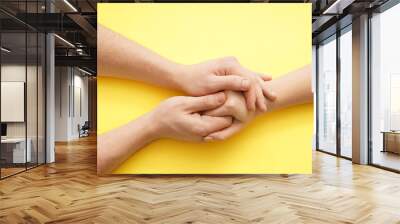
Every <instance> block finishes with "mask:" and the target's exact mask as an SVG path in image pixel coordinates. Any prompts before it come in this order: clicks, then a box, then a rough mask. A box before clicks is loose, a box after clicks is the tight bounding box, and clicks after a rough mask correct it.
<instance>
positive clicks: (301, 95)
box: [265, 65, 313, 111]
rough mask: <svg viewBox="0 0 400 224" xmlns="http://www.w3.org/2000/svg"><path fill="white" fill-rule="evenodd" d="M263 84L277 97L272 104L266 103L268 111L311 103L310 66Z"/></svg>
mask: <svg viewBox="0 0 400 224" xmlns="http://www.w3.org/2000/svg"><path fill="white" fill-rule="evenodd" d="M265 84H266V85H267V87H268V88H270V89H271V90H272V91H273V92H275V94H276V96H277V98H276V100H275V101H274V102H270V101H269V102H268V104H267V105H268V111H272V110H277V109H281V108H285V107H288V106H293V105H298V104H304V103H311V102H312V100H313V94H312V91H311V66H310V65H307V66H304V67H302V68H300V69H297V70H295V71H292V72H289V73H288V74H286V75H284V76H281V77H279V78H277V79H274V80H273V81H270V82H265Z"/></svg>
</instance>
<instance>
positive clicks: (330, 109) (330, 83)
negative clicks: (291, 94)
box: [318, 37, 336, 153]
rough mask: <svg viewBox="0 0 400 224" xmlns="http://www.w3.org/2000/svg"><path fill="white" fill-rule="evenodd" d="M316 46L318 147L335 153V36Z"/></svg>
mask: <svg viewBox="0 0 400 224" xmlns="http://www.w3.org/2000/svg"><path fill="white" fill-rule="evenodd" d="M332 39H333V40H331V41H329V42H327V43H325V44H322V45H320V46H319V47H318V149H320V150H323V151H326V152H330V153H336V38H335V37H333V38H332Z"/></svg>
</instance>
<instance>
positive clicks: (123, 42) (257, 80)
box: [97, 25, 274, 111]
mask: <svg viewBox="0 0 400 224" xmlns="http://www.w3.org/2000/svg"><path fill="white" fill-rule="evenodd" d="M97 32H98V33H99V35H98V45H99V46H101V47H99V48H98V57H97V61H98V70H99V74H102V75H103V76H111V77H117V78H123V79H133V80H137V81H143V82H146V83H150V84H153V85H158V86H162V87H167V88H170V89H175V90H179V91H183V92H185V93H186V94H188V95H190V96H204V95H208V94H213V93H216V92H220V91H224V90H233V91H243V92H244V95H245V99H246V105H247V108H248V109H249V110H251V111H255V110H256V109H258V110H261V111H266V110H267V107H266V105H265V100H264V98H265V97H267V98H271V99H272V97H274V94H273V93H272V92H271V91H269V90H268V89H266V86H264V85H263V81H265V80H271V77H269V76H267V75H260V74H257V73H255V72H252V71H250V70H248V69H246V68H244V67H243V66H241V65H240V64H239V62H238V60H237V59H235V58H234V57H225V58H219V59H213V60H209V61H206V62H202V63H199V64H193V65H183V64H178V63H175V62H173V61H170V60H168V59H166V58H164V57H162V56H160V55H158V54H157V53H155V52H153V51H151V50H149V49H147V48H145V47H143V46H141V45H139V44H137V43H135V42H134V41H131V40H128V39H126V38H124V37H122V36H121V35H119V34H117V33H115V32H113V31H111V30H109V29H107V28H105V27H103V26H101V25H98V29H97Z"/></svg>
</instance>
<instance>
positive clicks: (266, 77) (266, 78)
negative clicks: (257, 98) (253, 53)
mask: <svg viewBox="0 0 400 224" xmlns="http://www.w3.org/2000/svg"><path fill="white" fill-rule="evenodd" d="M260 77H261V78H262V80H264V81H271V80H272V76H270V75H266V74H260Z"/></svg>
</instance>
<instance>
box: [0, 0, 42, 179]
mask: <svg viewBox="0 0 400 224" xmlns="http://www.w3.org/2000/svg"><path fill="white" fill-rule="evenodd" d="M27 3H28V5H26V4H27ZM39 3H41V4H40V5H43V3H44V2H43V1H30V2H27V1H20V2H18V12H19V13H24V12H29V13H39V12H42V11H43V7H39ZM3 4H5V3H4V2H1V3H0V6H2V5H3ZM9 4H10V3H9ZM0 20H1V21H0V26H1V27H0V47H1V54H0V55H1V57H0V67H1V69H0V71H1V73H0V81H1V85H0V90H1V91H0V93H1V105H0V111H1V113H0V114H1V115H0V120H1V144H0V178H1V179H2V178H5V177H8V176H10V175H13V174H16V173H19V172H22V171H25V170H27V169H29V168H32V167H36V166H37V165H39V164H43V163H45V92H46V90H45V87H46V86H45V80H46V79H45V64H46V63H45V60H46V52H45V44H46V39H45V34H44V33H41V32H40V31H38V30H35V28H33V27H30V26H28V25H26V24H24V23H23V22H21V21H18V20H16V19H15V18H13V17H12V16H10V15H6V14H4V13H2V12H0ZM3 20H7V23H3Z"/></svg>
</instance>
